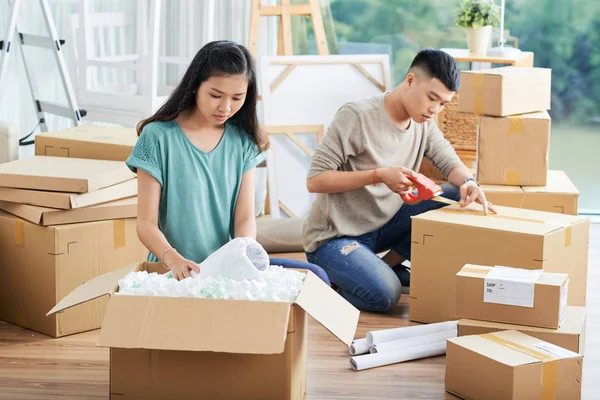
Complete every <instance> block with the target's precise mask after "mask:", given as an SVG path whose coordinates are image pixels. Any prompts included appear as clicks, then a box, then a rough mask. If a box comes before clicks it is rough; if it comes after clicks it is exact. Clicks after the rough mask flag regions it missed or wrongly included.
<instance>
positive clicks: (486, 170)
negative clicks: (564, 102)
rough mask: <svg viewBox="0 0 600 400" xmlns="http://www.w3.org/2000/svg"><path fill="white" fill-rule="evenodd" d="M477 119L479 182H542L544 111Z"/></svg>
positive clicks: (546, 138) (546, 144)
mask: <svg viewBox="0 0 600 400" xmlns="http://www.w3.org/2000/svg"><path fill="white" fill-rule="evenodd" d="M479 121H480V122H479V130H478V140H477V180H478V181H479V183H483V184H491V185H513V186H514V185H523V186H532V185H533V186H544V185H546V175H547V171H548V155H549V151H550V116H549V115H548V112H547V111H541V112H537V113H529V114H522V115H511V116H509V117H487V116H482V117H480V120H479Z"/></svg>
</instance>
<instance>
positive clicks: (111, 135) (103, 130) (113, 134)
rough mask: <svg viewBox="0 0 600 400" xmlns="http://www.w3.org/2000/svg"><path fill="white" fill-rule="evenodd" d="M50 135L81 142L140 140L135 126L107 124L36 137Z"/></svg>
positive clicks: (80, 127)
mask: <svg viewBox="0 0 600 400" xmlns="http://www.w3.org/2000/svg"><path fill="white" fill-rule="evenodd" d="M39 137H48V138H59V139H66V140H76V141H79V142H92V143H110V144H116V145H123V146H135V143H136V142H137V140H138V136H137V132H136V130H135V128H123V127H119V126H105V125H81V126H75V127H73V128H69V129H65V130H62V131H55V132H42V133H39V134H38V135H36V138H39Z"/></svg>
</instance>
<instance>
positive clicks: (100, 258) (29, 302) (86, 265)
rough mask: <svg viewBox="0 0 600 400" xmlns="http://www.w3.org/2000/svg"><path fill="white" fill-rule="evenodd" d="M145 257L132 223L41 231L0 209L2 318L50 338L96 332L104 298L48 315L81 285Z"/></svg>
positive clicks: (123, 221) (35, 226)
mask: <svg viewBox="0 0 600 400" xmlns="http://www.w3.org/2000/svg"><path fill="white" fill-rule="evenodd" d="M147 255H148V251H147V250H146V249H145V248H144V246H143V245H142V244H141V242H140V241H139V240H138V237H137V233H136V221H135V219H117V220H114V221H102V222H92V223H86V224H71V225H62V226H52V227H42V226H38V225H36V224H32V223H29V222H27V221H23V220H22V219H19V218H17V217H14V216H12V215H9V214H7V213H5V212H1V211H0V320H3V321H7V322H10V323H12V324H15V325H19V326H22V327H24V328H28V329H31V330H34V331H36V332H40V333H43V334H46V335H49V336H52V337H60V336H65V335H70V334H73V333H79V332H84V331H88V330H92V329H97V328H99V327H100V324H101V322H102V318H103V316H104V309H105V307H106V299H97V300H93V301H91V302H89V303H86V304H83V305H81V306H77V307H74V308H72V309H69V310H65V311H64V312H61V313H58V314H54V315H51V316H49V317H47V316H46V313H47V312H48V310H49V309H51V308H52V307H53V306H54V305H55V304H56V303H57V302H58V300H60V299H62V298H63V297H64V296H66V295H67V294H68V293H70V292H71V291H72V290H74V289H75V288H76V287H77V286H79V285H80V284H81V282H85V281H87V280H89V279H92V278H94V277H96V276H98V275H102V274H103V273H106V272H110V271H112V270H114V269H116V268H122V267H123V266H125V265H130V264H131V263H134V262H138V261H139V260H145V259H146V257H147Z"/></svg>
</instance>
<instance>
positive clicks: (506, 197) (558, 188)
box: [481, 170, 579, 215]
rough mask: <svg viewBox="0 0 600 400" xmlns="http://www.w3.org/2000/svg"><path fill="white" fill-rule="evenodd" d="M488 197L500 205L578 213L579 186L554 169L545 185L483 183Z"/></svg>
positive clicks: (561, 212)
mask: <svg viewBox="0 0 600 400" xmlns="http://www.w3.org/2000/svg"><path fill="white" fill-rule="evenodd" d="M481 188H482V189H483V191H484V192H485V196H486V198H487V199H488V200H489V201H490V202H492V204H497V205H499V206H507V207H516V208H527V209H530V210H538V211H547V212H554V213H559V214H569V215H577V214H578V210H579V190H577V188H576V187H575V185H574V184H573V182H571V180H570V179H569V177H568V176H567V174H565V172H564V171H554V170H550V171H548V174H547V179H546V184H545V185H543V186H504V185H481Z"/></svg>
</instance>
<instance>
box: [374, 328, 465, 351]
mask: <svg viewBox="0 0 600 400" xmlns="http://www.w3.org/2000/svg"><path fill="white" fill-rule="evenodd" d="M454 337H456V330H449V331H444V332H437V333H431V334H429V335H421V336H413V337H409V338H405V339H399V340H392V341H391V342H381V343H377V344H374V345H373V346H371V348H370V352H371V353H372V354H373V353H389V352H397V351H398V350H402V349H408V348H410V347H414V346H423V345H426V344H432V343H437V342H440V341H444V340H446V339H450V338H454Z"/></svg>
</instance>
